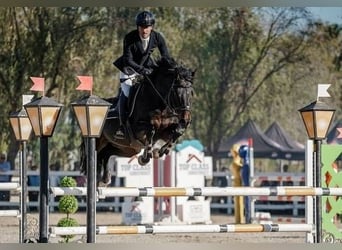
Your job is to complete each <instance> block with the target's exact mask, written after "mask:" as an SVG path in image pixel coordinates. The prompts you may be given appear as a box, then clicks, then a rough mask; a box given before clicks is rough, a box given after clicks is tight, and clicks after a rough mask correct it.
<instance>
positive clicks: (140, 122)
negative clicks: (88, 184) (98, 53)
mask: <svg viewBox="0 0 342 250" xmlns="http://www.w3.org/2000/svg"><path fill="white" fill-rule="evenodd" d="M194 75H195V70H191V69H190V68H186V67H185V66H183V65H180V64H178V63H177V62H176V61H175V60H174V59H173V58H164V57H162V58H161V59H159V60H158V61H157V62H156V65H155V68H154V70H153V72H152V74H151V75H146V76H140V77H138V80H137V83H136V84H135V85H134V86H133V87H132V89H131V94H130V97H129V100H128V103H129V107H130V108H129V116H128V121H127V124H126V131H127V133H126V134H128V135H126V138H124V139H118V138H116V137H115V132H116V130H117V129H118V128H119V126H120V120H119V116H118V112H117V108H116V103H117V101H118V97H114V98H109V99H105V100H107V101H110V102H111V103H113V105H112V107H113V108H111V109H110V111H109V113H108V115H107V118H106V120H105V123H104V126H103V130H102V133H101V135H100V137H99V138H96V152H97V158H96V159H97V160H96V163H97V171H96V172H97V180H98V182H97V184H98V185H100V186H107V185H108V184H109V183H110V181H111V174H110V171H109V169H108V167H107V163H108V160H109V158H110V157H111V156H112V155H115V156H119V157H132V156H134V155H137V154H139V153H140V152H141V151H142V154H141V155H140V156H139V157H138V162H139V164H140V165H142V166H143V165H146V164H147V163H148V162H149V161H150V160H151V159H152V158H154V159H157V158H159V157H162V156H163V155H167V154H168V153H169V152H170V150H171V149H172V147H173V146H174V144H175V143H176V141H177V139H178V138H179V137H181V136H182V135H183V134H184V132H185V131H186V130H187V128H188V127H189V125H190V123H191V108H192V99H193V95H194V90H193V86H192V85H193V80H194ZM85 152H86V151H85V144H84V142H83V143H82V144H81V172H82V173H84V174H86V173H87V172H86V171H87V169H86V157H85V156H86V155H85Z"/></svg>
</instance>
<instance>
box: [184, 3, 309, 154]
mask: <svg viewBox="0 0 342 250" xmlns="http://www.w3.org/2000/svg"><path fill="white" fill-rule="evenodd" d="M306 14H307V13H306V11H305V10H304V9H298V8H272V9H270V8H267V9H251V8H218V9H210V10H209V11H208V10H205V11H202V10H198V12H196V14H193V15H186V16H187V18H188V19H187V22H188V23H191V24H195V25H190V24H189V25H188V26H189V27H191V29H190V28H189V29H186V31H185V33H186V32H188V34H189V35H187V36H186V38H187V39H186V41H187V42H186V47H184V52H185V51H188V53H187V56H188V57H189V58H190V59H191V61H192V62H193V64H196V65H197V69H198V70H197V78H199V79H200V82H196V95H197V98H196V101H195V107H196V111H195V116H194V120H193V125H192V128H193V131H194V135H195V137H196V138H200V139H201V140H202V141H203V144H204V145H206V146H207V152H208V153H209V154H211V155H215V154H216V152H217V150H218V148H219V146H220V143H221V140H222V138H223V136H224V135H226V136H229V135H231V134H232V133H233V132H235V131H236V129H237V127H239V126H240V125H241V122H243V121H244V120H245V117H246V114H248V113H251V112H248V109H249V105H250V103H251V102H252V100H253V98H255V96H256V94H257V93H258V92H259V91H260V90H261V89H262V87H263V86H264V85H265V84H266V83H267V81H268V80H269V79H271V78H272V76H275V75H276V74H280V73H281V72H282V71H284V70H285V69H286V67H288V66H289V65H292V64H296V63H299V62H301V61H303V60H304V53H303V52H304V49H305V48H306V47H305V38H306V37H307V29H308V27H307V26H305V25H304V24H303V25H302V27H301V26H300V24H301V23H302V22H303V21H305V20H306V17H307V16H306ZM194 34H196V36H195V35H194ZM192 37H193V38H192ZM198 38H200V39H198ZM253 113H258V111H257V110H255V109H253ZM259 114H260V111H259Z"/></svg>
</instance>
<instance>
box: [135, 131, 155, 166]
mask: <svg viewBox="0 0 342 250" xmlns="http://www.w3.org/2000/svg"><path fill="white" fill-rule="evenodd" d="M155 133H156V131H155V129H154V127H153V126H152V129H151V130H150V131H149V132H147V134H146V137H147V143H146V145H145V147H144V151H143V154H142V155H140V156H139V157H138V162H139V164H140V165H141V166H144V165H146V164H147V163H149V161H150V159H151V158H152V147H153V136H154V135H155Z"/></svg>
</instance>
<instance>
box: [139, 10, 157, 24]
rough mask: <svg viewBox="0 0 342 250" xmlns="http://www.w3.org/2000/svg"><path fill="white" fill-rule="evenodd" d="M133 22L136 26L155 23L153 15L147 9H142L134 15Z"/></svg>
mask: <svg viewBox="0 0 342 250" xmlns="http://www.w3.org/2000/svg"><path fill="white" fill-rule="evenodd" d="M135 23H136V25H137V26H152V25H154V23H155V19H154V15H153V14H152V13H151V12H149V11H142V12H140V13H139V14H138V15H137V16H136V18H135Z"/></svg>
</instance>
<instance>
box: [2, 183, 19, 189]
mask: <svg viewBox="0 0 342 250" xmlns="http://www.w3.org/2000/svg"><path fill="white" fill-rule="evenodd" d="M8 190H17V191H20V190H21V189H20V184H19V183H18V182H1V183H0V191H8Z"/></svg>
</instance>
